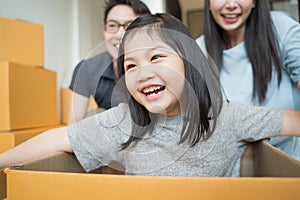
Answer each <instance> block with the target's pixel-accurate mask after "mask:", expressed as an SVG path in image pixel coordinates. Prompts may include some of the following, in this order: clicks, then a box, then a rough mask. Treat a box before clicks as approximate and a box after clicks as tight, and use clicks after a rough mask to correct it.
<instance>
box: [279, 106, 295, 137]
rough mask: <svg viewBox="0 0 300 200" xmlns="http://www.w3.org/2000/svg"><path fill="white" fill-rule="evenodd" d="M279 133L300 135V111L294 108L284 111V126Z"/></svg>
mask: <svg viewBox="0 0 300 200" xmlns="http://www.w3.org/2000/svg"><path fill="white" fill-rule="evenodd" d="M279 135H282V136H297V137H300V112H298V111H294V110H284V111H283V128H282V130H281V132H280V134H279Z"/></svg>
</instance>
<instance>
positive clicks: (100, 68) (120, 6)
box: [69, 0, 150, 123]
mask: <svg viewBox="0 0 300 200" xmlns="http://www.w3.org/2000/svg"><path fill="white" fill-rule="evenodd" d="M146 13H150V10H149V8H148V7H147V6H146V5H145V4H144V3H143V2H141V1H140V0H109V1H108V2H106V7H105V11H104V24H105V28H104V30H103V36H104V39H105V47H106V51H105V52H104V53H101V54H99V55H96V56H94V57H92V58H89V59H86V60H82V61H81V62H80V63H79V64H78V65H77V66H76V67H75V70H74V72H73V77H72V81H71V84H70V87H69V88H70V89H71V90H72V92H73V95H72V96H73V97H72V102H71V108H70V113H69V123H73V122H76V121H79V120H81V119H83V118H84V117H85V116H86V113H87V108H88V103H89V97H90V95H92V96H93V97H94V99H95V101H96V103H97V104H98V107H99V108H100V110H103V109H109V108H111V107H112V106H116V105H117V104H118V103H119V99H117V98H114V97H116V96H117V94H116V96H115V91H114V88H115V85H116V82H117V79H118V72H117V58H118V48H119V43H120V39H121V37H122V34H123V32H124V31H125V29H126V28H127V27H128V26H129V24H130V23H131V22H132V21H133V20H134V19H135V18H137V17H138V16H139V15H142V14H146ZM112 95H113V98H114V99H112ZM112 102H113V103H112Z"/></svg>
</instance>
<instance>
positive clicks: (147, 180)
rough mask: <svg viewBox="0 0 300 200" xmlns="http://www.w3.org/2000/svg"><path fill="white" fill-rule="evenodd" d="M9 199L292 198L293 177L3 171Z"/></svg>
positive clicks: (294, 189) (296, 191) (296, 193)
mask: <svg viewBox="0 0 300 200" xmlns="http://www.w3.org/2000/svg"><path fill="white" fill-rule="evenodd" d="M5 173H6V174H7V194H8V199H9V200H19V199H22V200H27V199H28V200H29V199H30V200H40V199H43V200H48V199H49V200H50V199H51V200H53V199H56V200H58V199H72V200H74V199H103V200H108V199H124V200H126V199H128V200H134V199H136V200H141V199H143V200H148V199H149V200H153V199H156V200H159V199H161V200H166V199H172V200H176V199H189V200H190V199H197V200H199V199H201V200H206V199H207V200H208V199H209V200H211V199H228V200H229V199H230V200H240V199H243V200H247V199H272V200H283V199H289V200H290V199H291V200H292V199H295V200H296V199H297V198H299V196H300V190H299V185H300V179H299V178H188V177H185V178H183V177H143V176H122V175H100V174H78V173H60V172H52V173H49V172H36V171H21V170H11V169H7V170H6V171H5Z"/></svg>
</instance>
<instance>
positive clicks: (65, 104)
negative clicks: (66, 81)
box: [60, 88, 98, 124]
mask: <svg viewBox="0 0 300 200" xmlns="http://www.w3.org/2000/svg"><path fill="white" fill-rule="evenodd" d="M60 98H61V123H62V124H68V122H69V113H70V109H71V108H72V107H71V100H72V90H70V89H69V88H61V89H60ZM97 108H98V105H97V103H96V102H95V99H94V98H93V96H90V100H89V105H88V109H87V112H89V111H92V110H94V109H97Z"/></svg>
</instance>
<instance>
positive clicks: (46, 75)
mask: <svg viewBox="0 0 300 200" xmlns="http://www.w3.org/2000/svg"><path fill="white" fill-rule="evenodd" d="M56 88H57V87H56V73H55V72H53V71H49V70H46V69H41V68H36V67H33V66H25V65H22V64H17V63H13V62H9V61H0V97H1V98H0V130H1V131H8V130H16V129H24V128H34V127H42V126H51V125H56V124H59V120H58V107H57V92H56Z"/></svg>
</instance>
